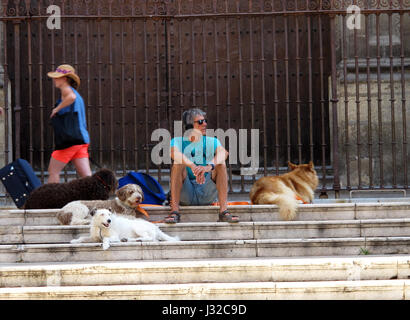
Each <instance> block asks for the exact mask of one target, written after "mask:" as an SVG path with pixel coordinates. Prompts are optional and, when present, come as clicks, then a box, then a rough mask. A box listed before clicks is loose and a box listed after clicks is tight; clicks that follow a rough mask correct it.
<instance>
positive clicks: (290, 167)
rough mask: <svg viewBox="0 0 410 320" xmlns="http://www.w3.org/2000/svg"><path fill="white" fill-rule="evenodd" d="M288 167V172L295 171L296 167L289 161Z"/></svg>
mask: <svg viewBox="0 0 410 320" xmlns="http://www.w3.org/2000/svg"><path fill="white" fill-rule="evenodd" d="M288 167H289V169H290V170H295V169H296V168H297V167H298V166H297V164H294V163H292V162H290V161H288Z"/></svg>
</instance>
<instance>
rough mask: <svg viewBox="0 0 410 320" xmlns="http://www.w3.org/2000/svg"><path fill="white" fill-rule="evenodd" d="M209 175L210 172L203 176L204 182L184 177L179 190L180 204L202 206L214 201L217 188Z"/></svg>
mask: <svg viewBox="0 0 410 320" xmlns="http://www.w3.org/2000/svg"><path fill="white" fill-rule="evenodd" d="M211 176H212V174H211V173H208V174H207V175H206V176H205V183H204V184H199V183H197V182H196V180H195V179H194V180H191V179H189V177H186V178H185V180H184V184H183V186H182V190H181V198H180V204H181V205H183V206H203V205H210V204H211V203H213V202H215V201H216V200H217V197H218V190H217V189H216V184H215V182H214V181H213V180H212V178H211Z"/></svg>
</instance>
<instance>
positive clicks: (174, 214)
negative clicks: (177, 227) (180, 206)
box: [164, 211, 181, 223]
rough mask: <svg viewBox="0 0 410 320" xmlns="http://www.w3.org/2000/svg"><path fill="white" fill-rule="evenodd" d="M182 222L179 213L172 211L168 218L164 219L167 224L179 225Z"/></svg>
mask: <svg viewBox="0 0 410 320" xmlns="http://www.w3.org/2000/svg"><path fill="white" fill-rule="evenodd" d="M180 220H181V215H180V214H179V212H178V211H172V212H171V213H170V214H169V215H168V217H166V218H165V219H164V222H165V223H177V222H179V221H180Z"/></svg>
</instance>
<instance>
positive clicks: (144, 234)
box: [71, 209, 179, 250]
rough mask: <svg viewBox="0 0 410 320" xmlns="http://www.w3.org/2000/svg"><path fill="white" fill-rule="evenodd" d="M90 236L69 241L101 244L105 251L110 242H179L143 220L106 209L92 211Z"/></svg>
mask: <svg viewBox="0 0 410 320" xmlns="http://www.w3.org/2000/svg"><path fill="white" fill-rule="evenodd" d="M90 215H91V216H92V219H91V225H90V235H89V236H88V237H81V238H79V239H73V240H71V243H81V242H102V243H103V249H104V250H107V249H108V248H109V247H110V243H111V242H120V241H121V242H127V241H159V240H164V241H179V238H177V237H171V236H168V235H167V234H165V233H164V232H162V231H161V230H160V228H159V227H158V226H156V225H155V224H153V223H151V222H149V221H146V220H143V219H136V218H131V219H128V218H126V217H125V216H121V215H118V216H117V215H116V214H115V213H113V212H111V211H110V210H108V209H93V210H91V212H90Z"/></svg>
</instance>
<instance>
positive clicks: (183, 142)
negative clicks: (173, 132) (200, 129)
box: [171, 136, 221, 180]
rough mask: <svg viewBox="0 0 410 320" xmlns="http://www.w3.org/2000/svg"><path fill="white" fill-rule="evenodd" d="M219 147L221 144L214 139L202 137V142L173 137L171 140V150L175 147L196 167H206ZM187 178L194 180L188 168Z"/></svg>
mask: <svg viewBox="0 0 410 320" xmlns="http://www.w3.org/2000/svg"><path fill="white" fill-rule="evenodd" d="M219 146H221V142H220V141H219V140H218V139H217V138H215V137H207V136H202V140H200V141H198V142H191V141H190V140H188V139H187V138H183V137H175V138H174V139H172V140H171V148H172V147H177V148H178V150H179V151H180V152H181V153H183V154H184V155H185V156H186V157H187V158H188V159H189V160H191V161H192V162H193V163H195V164H196V165H197V166H206V165H207V164H208V163H209V162H212V160H213V158H214V157H215V151H216V149H217V148H218V147H219ZM187 170H188V177H189V179H191V180H194V179H195V175H194V174H193V172H192V170H191V168H188V167H187Z"/></svg>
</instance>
